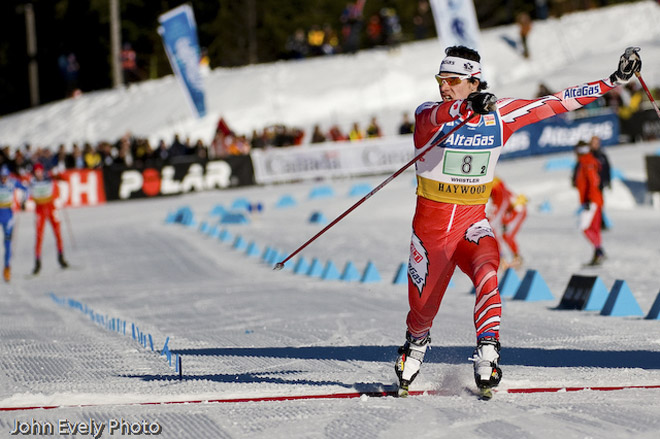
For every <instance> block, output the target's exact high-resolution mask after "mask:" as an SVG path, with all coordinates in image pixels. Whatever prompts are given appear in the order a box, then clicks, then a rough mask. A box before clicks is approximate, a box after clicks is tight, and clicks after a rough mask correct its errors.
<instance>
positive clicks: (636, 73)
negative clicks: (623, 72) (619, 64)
mask: <svg viewBox="0 0 660 439" xmlns="http://www.w3.org/2000/svg"><path fill="white" fill-rule="evenodd" d="M635 76H637V79H639V83H640V84H642V88H643V89H644V91H645V92H646V95H647V96H648V97H649V100H650V101H651V104H653V108H655V112H656V114H657V115H658V117H660V108H658V104H656V103H655V99H653V95H652V94H651V91H650V90H649V88H648V87H647V86H646V82H644V80H643V79H642V74H641V73H640V72H635Z"/></svg>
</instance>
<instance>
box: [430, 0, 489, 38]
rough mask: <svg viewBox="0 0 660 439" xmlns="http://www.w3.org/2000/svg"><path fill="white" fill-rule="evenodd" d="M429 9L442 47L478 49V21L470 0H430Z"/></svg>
mask: <svg viewBox="0 0 660 439" xmlns="http://www.w3.org/2000/svg"><path fill="white" fill-rule="evenodd" d="M431 11H432V12H433V19H434V20H435V30H436V33H437V34H438V38H439V39H440V42H441V43H442V46H443V47H449V46H467V47H470V48H472V49H474V50H477V51H478V50H479V22H478V21H477V13H476V12H475V10H474V3H473V2H472V0H431Z"/></svg>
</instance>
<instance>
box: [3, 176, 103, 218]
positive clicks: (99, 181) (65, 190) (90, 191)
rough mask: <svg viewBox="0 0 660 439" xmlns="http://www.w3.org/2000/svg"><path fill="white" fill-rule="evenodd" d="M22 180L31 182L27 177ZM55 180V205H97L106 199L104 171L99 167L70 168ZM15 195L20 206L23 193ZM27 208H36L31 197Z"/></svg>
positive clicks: (27, 202)
mask: <svg viewBox="0 0 660 439" xmlns="http://www.w3.org/2000/svg"><path fill="white" fill-rule="evenodd" d="M21 180H22V182H23V184H25V185H28V184H29V183H28V179H27V178H22V179H21ZM53 182H54V184H55V185H56V189H55V192H54V194H55V205H56V206H58V207H82V206H97V205H99V204H103V203H105V201H106V196H105V188H104V184H103V172H102V171H101V170H99V169H69V170H66V171H64V172H60V173H59V174H57V178H56V179H54V180H53ZM15 197H16V208H18V205H19V200H22V199H23V195H22V194H21V195H20V196H19V195H18V194H15ZM25 209H26V210H30V211H31V210H34V201H32V199H31V198H30V199H28V200H27V201H26V203H25Z"/></svg>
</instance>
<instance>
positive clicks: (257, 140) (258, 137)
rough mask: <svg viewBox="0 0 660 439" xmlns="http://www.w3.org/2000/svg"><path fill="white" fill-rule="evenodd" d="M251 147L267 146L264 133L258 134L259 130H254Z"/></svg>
mask: <svg viewBox="0 0 660 439" xmlns="http://www.w3.org/2000/svg"><path fill="white" fill-rule="evenodd" d="M250 147H251V149H264V148H265V147H266V140H265V139H264V136H263V134H258V133H257V130H252V138H251V139H250Z"/></svg>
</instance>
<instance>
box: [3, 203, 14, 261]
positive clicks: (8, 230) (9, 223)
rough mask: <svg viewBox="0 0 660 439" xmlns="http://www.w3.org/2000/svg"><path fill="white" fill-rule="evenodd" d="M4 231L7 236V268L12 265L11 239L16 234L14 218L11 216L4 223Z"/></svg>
mask: <svg viewBox="0 0 660 439" xmlns="http://www.w3.org/2000/svg"><path fill="white" fill-rule="evenodd" d="M2 230H3V232H4V236H5V267H9V265H10V263H11V237H12V234H13V233H14V217H13V216H11V217H10V218H9V219H7V220H6V221H2Z"/></svg>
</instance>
